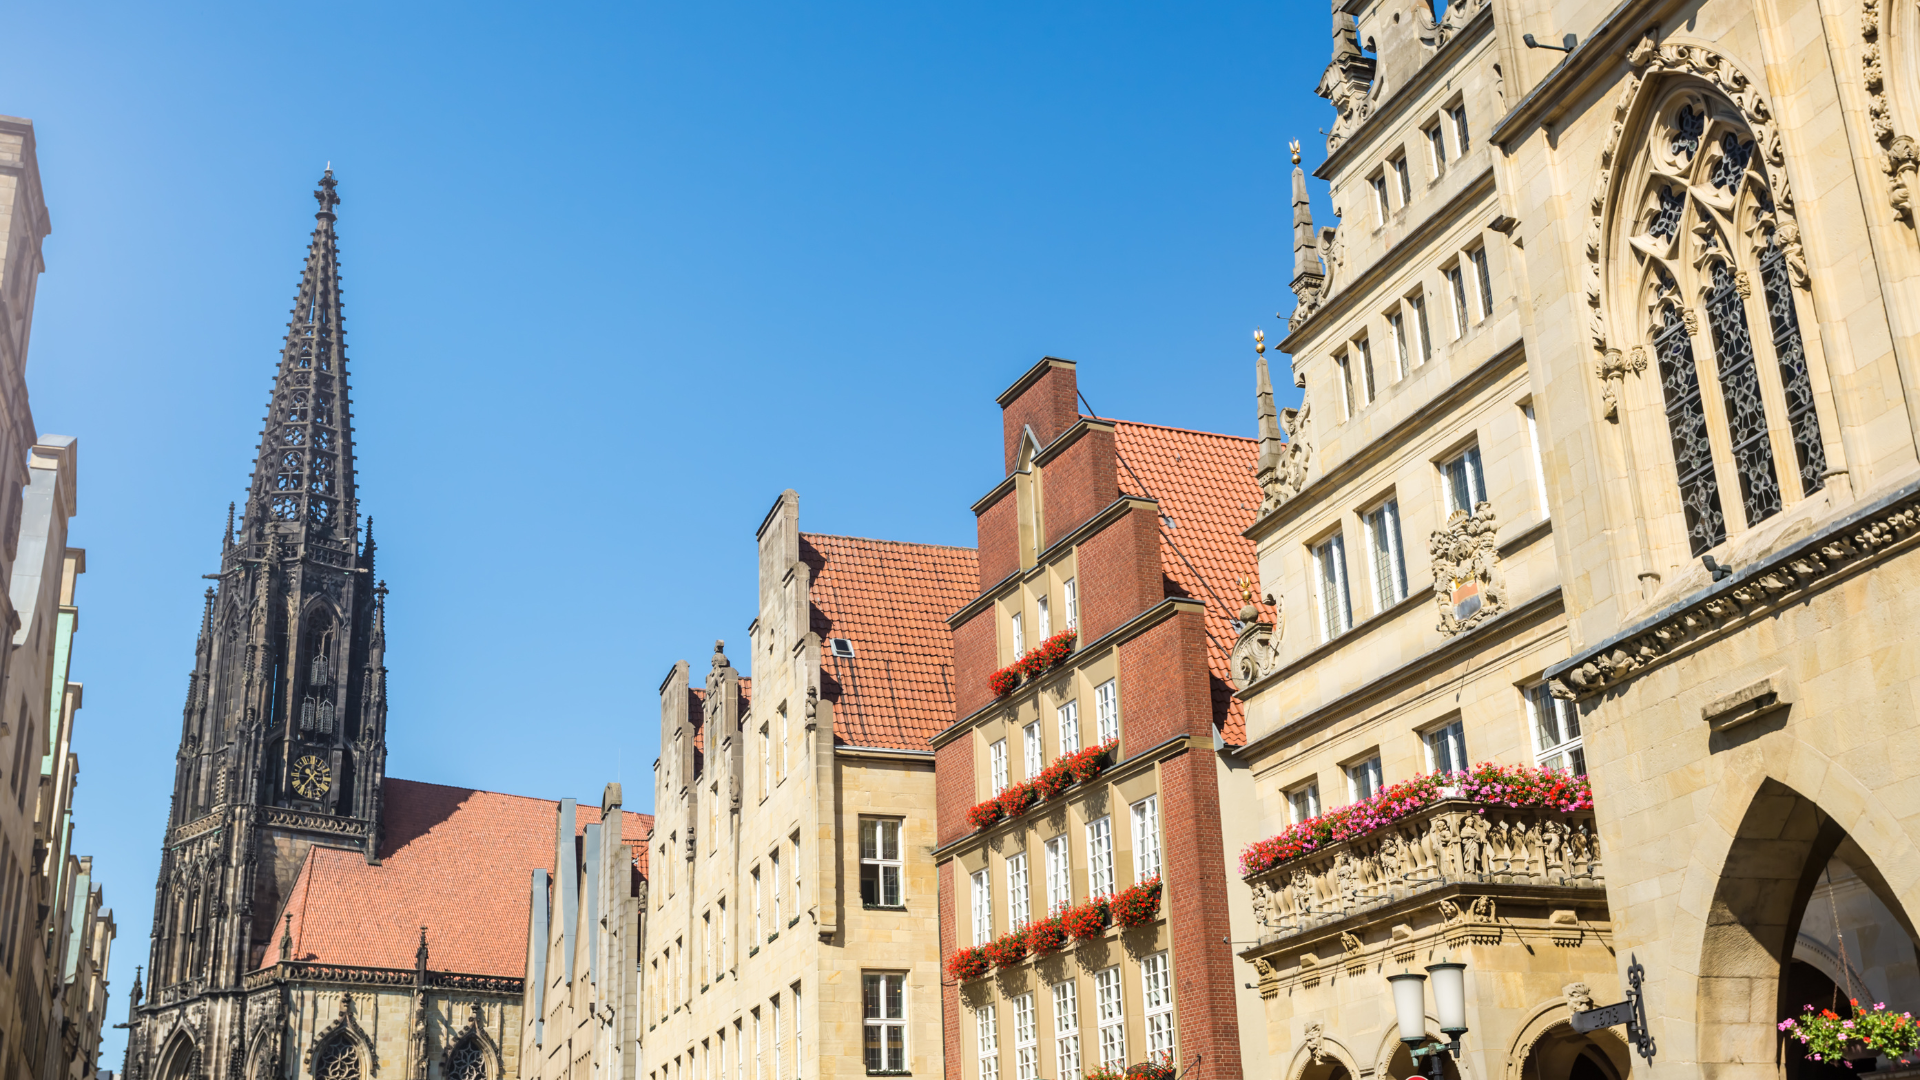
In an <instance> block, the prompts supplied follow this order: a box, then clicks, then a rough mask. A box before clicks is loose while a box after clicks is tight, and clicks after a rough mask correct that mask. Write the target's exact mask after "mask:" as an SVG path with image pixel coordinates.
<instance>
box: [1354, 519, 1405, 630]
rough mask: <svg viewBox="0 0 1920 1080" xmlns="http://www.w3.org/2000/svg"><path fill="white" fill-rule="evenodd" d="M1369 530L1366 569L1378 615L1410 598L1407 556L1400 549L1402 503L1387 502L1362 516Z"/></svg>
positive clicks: (1362, 520)
mask: <svg viewBox="0 0 1920 1080" xmlns="http://www.w3.org/2000/svg"><path fill="white" fill-rule="evenodd" d="M1360 520H1361V522H1362V523H1364V524H1365V525H1366V529H1367V554H1368V556H1369V558H1368V559H1367V569H1368V576H1369V577H1371V578H1372V579H1373V604H1374V611H1375V613H1380V612H1385V611H1386V610H1388V609H1389V608H1391V607H1393V606H1394V605H1395V604H1398V603H1399V602H1400V601H1402V600H1405V599H1406V598H1407V554H1406V552H1405V551H1404V550H1402V548H1401V546H1400V500H1398V499H1387V500H1384V501H1382V502H1380V503H1378V504H1376V505H1375V506H1374V507H1373V509H1371V510H1368V511H1367V512H1366V513H1364V514H1361V515H1360Z"/></svg>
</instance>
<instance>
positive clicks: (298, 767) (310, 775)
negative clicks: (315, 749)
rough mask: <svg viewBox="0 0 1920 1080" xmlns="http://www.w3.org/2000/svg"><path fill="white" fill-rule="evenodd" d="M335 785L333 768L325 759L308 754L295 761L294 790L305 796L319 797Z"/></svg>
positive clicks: (310, 797)
mask: <svg viewBox="0 0 1920 1080" xmlns="http://www.w3.org/2000/svg"><path fill="white" fill-rule="evenodd" d="M332 786H333V770H332V769H330V768H328V767H327V763H326V761H325V760H324V759H322V758H318V757H315V756H314V755H312V754H308V755H307V756H306V757H303V758H301V759H300V760H298V761H296V762H294V763H293V790H294V791H296V792H298V793H299V794H300V795H302V796H303V797H305V798H309V799H317V798H319V797H320V796H322V795H325V794H326V793H327V789H328V788H330V787H332Z"/></svg>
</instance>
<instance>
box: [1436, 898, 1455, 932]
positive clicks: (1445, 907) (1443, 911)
mask: <svg viewBox="0 0 1920 1080" xmlns="http://www.w3.org/2000/svg"><path fill="white" fill-rule="evenodd" d="M1436 906H1437V907H1438V908H1439V909H1440V921H1441V922H1443V923H1446V924H1447V925H1449V926H1451V925H1453V924H1454V923H1457V922H1459V921H1460V905H1458V904H1455V903H1454V902H1453V901H1451V900H1442V901H1440V903H1439V904H1438V905H1436Z"/></svg>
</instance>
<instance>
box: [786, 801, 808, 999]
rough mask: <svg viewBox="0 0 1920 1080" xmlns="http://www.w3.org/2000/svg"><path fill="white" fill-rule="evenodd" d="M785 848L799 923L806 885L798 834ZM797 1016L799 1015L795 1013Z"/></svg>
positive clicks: (795, 917)
mask: <svg viewBox="0 0 1920 1080" xmlns="http://www.w3.org/2000/svg"><path fill="white" fill-rule="evenodd" d="M787 846H788V848H789V849H790V850H791V851H792V853H793V920H794V921H795V922H799V921H800V913H801V912H802V911H804V910H805V905H806V900H805V899H804V898H803V897H802V896H801V888H802V886H804V885H805V884H806V878H805V875H803V874H802V873H801V871H802V870H803V869H804V868H805V866H806V864H805V863H803V862H801V861H800V834H799V833H794V834H793V835H792V836H790V837H788V838H787ZM794 1015H795V1016H798V1015H799V1013H797V1012H796V1013H795V1014H794Z"/></svg>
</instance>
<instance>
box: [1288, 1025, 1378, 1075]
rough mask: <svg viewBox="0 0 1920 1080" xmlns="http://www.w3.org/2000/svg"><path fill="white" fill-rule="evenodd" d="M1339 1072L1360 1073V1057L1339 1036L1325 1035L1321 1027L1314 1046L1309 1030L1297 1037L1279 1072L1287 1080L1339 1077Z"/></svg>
mask: <svg viewBox="0 0 1920 1080" xmlns="http://www.w3.org/2000/svg"><path fill="white" fill-rule="evenodd" d="M1342 1072H1344V1073H1345V1074H1346V1075H1347V1076H1348V1077H1349V1078H1351V1077H1357V1076H1359V1075H1360V1056H1359V1055H1358V1054H1356V1053H1354V1052H1353V1050H1352V1048H1351V1047H1349V1046H1347V1044H1346V1043H1345V1042H1344V1041H1342V1040H1341V1039H1340V1038H1339V1037H1338V1036H1335V1035H1328V1034H1325V1033H1324V1029H1323V1032H1322V1034H1321V1035H1320V1042H1319V1046H1318V1048H1317V1049H1316V1047H1315V1046H1314V1043H1313V1039H1312V1037H1311V1032H1309V1033H1308V1037H1306V1038H1302V1039H1301V1040H1300V1045H1299V1046H1298V1047H1297V1048H1296V1049H1295V1050H1294V1052H1293V1056H1292V1058H1290V1059H1289V1060H1288V1062H1287V1067H1286V1069H1285V1070H1284V1071H1283V1072H1282V1073H1281V1075H1282V1076H1283V1077H1285V1078H1286V1080H1340V1074H1341V1073H1342Z"/></svg>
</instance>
